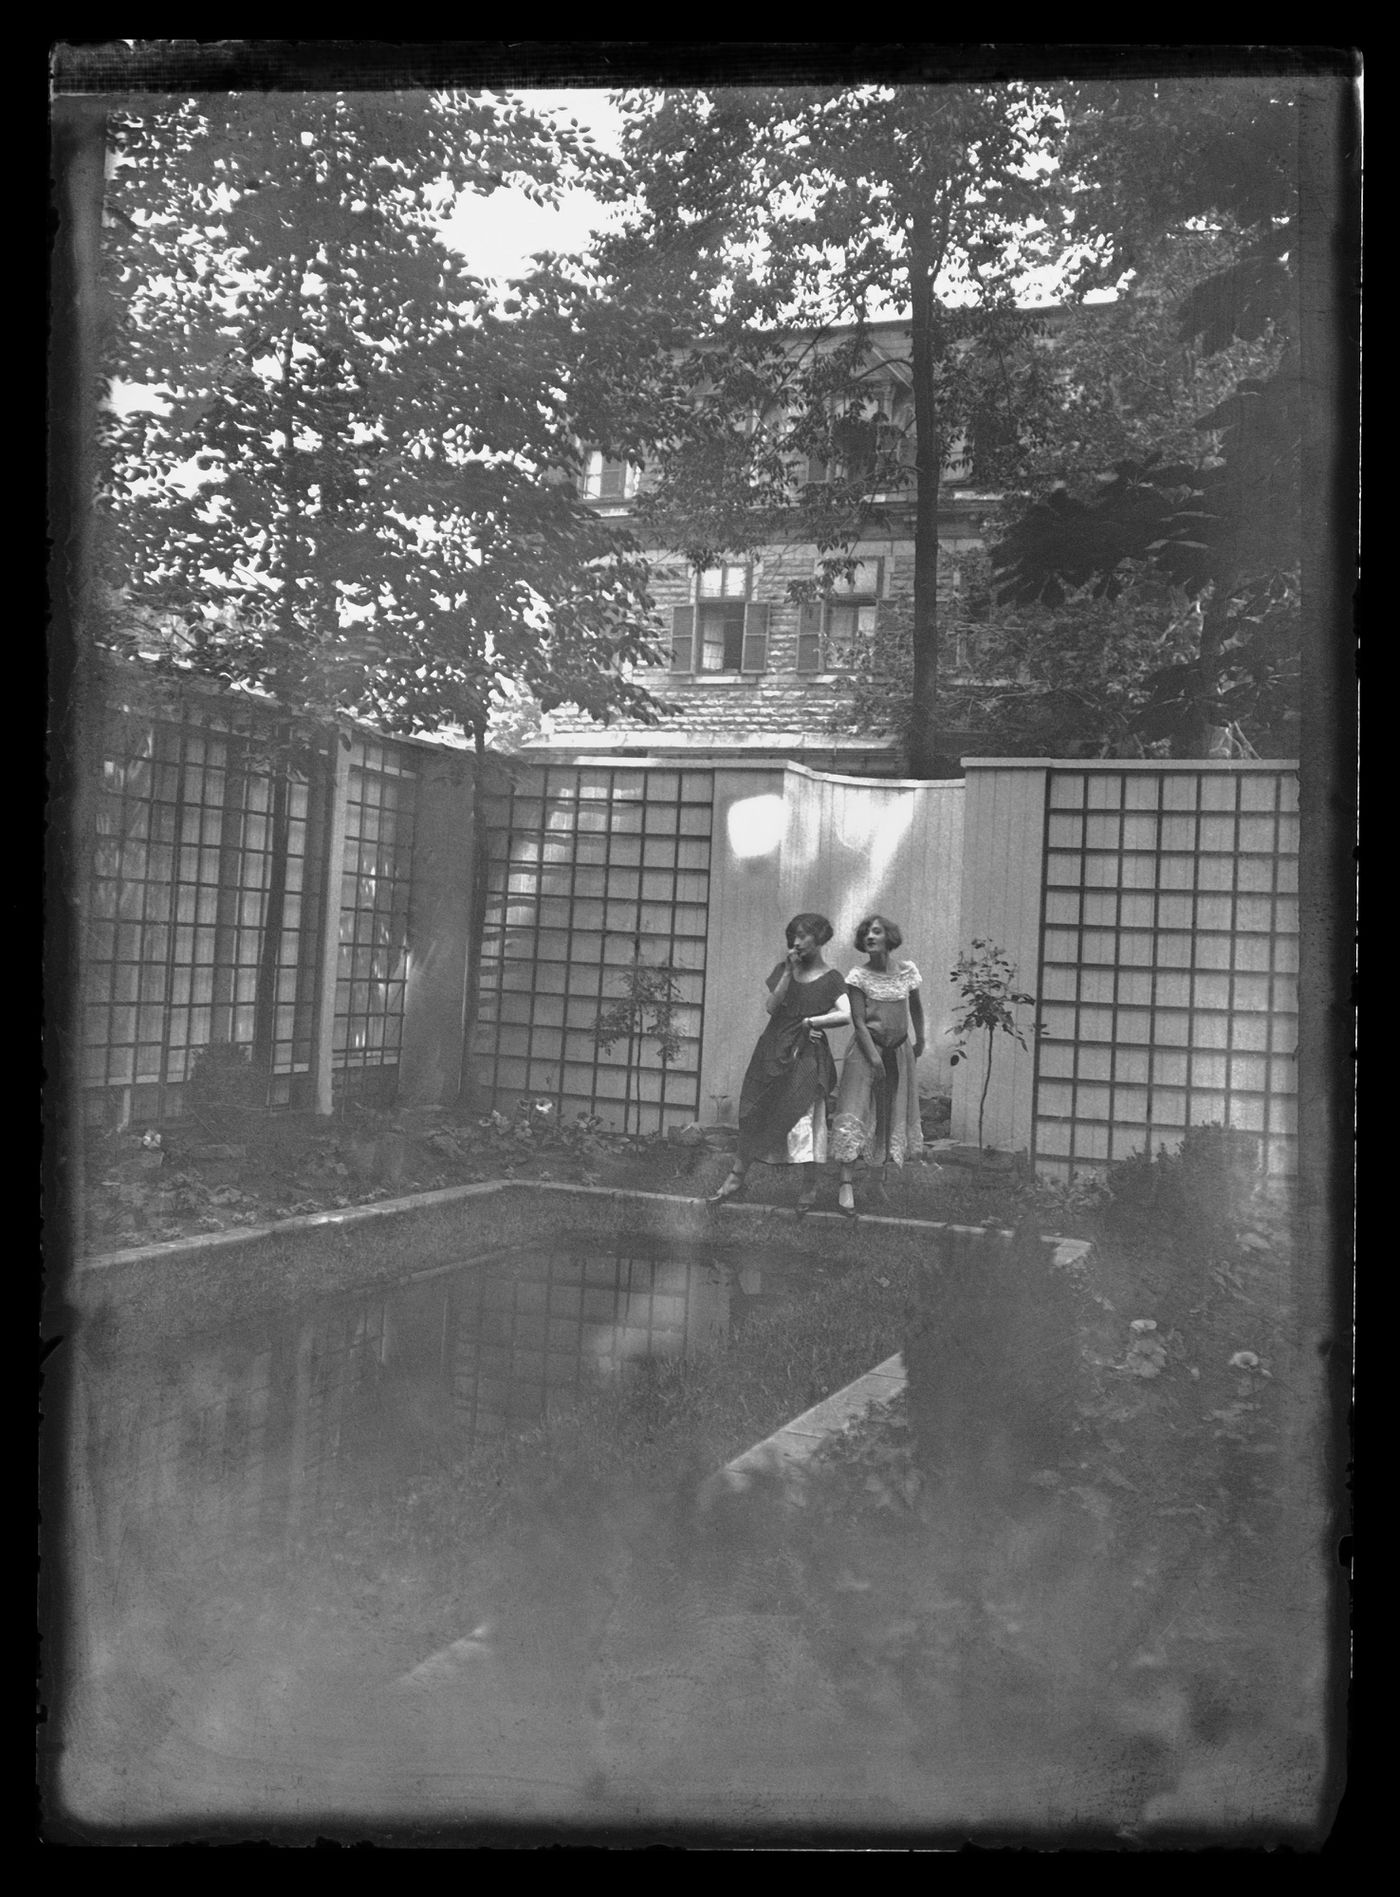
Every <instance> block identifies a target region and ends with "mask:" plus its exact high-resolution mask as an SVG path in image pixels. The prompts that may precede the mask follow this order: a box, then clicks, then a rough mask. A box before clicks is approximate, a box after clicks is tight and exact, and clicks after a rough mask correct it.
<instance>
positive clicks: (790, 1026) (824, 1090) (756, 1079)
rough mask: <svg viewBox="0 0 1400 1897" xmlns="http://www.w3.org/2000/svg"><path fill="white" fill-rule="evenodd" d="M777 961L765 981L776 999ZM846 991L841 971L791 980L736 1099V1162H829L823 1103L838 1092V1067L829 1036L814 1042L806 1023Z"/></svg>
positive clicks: (780, 971)
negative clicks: (828, 1096) (835, 1091)
mask: <svg viewBox="0 0 1400 1897" xmlns="http://www.w3.org/2000/svg"><path fill="white" fill-rule="evenodd" d="M785 966H786V964H785V963H783V962H779V963H778V965H777V967H776V968H775V969H774V970H773V972H772V974H771V975H770V976H769V977H768V991H769V993H770V994H771V993H772V992H773V990H774V989H775V988H776V987H777V985H778V983H779V982H780V981H781V980H782V978H783V971H784V968H785ZM845 992H846V984H845V980H844V978H843V977H842V975H841V973H840V971H839V970H838V969H835V968H828V969H826V970H825V971H824V972H823V973H822V974H820V975H818V976H817V978H816V980H815V981H792V982H790V983H789V984H788V991H787V993H786V994H785V995H784V996H783V999H782V1003H781V1005H780V1006H779V1007H778V1009H777V1011H776V1013H774V1014H771V1015H769V1017H768V1025H767V1027H766V1028H765V1029H764V1030H763V1033H762V1034H761V1035H760V1036H759V1041H758V1046H757V1047H756V1048H755V1049H754V1051H753V1059H752V1060H751V1061H750V1062H749V1068H748V1072H747V1073H746V1074H745V1075H744V1085H743V1090H742V1092H741V1093H740V1095H739V1141H738V1158H739V1162H740V1164H741V1165H744V1166H748V1165H751V1164H752V1163H753V1162H754V1161H755V1160H758V1161H761V1162H763V1163H764V1164H766V1165H769V1166H800V1165H811V1164H819V1163H820V1162H821V1161H822V1160H824V1159H825V1158H826V1101H827V1095H828V1094H829V1093H831V1092H832V1091H833V1090H834V1088H835V1086H836V1062H835V1061H834V1060H833V1059H832V1057H831V1049H830V1048H829V1047H828V1046H827V1043H826V1037H825V1035H823V1036H822V1038H821V1039H820V1040H816V1041H814V1040H813V1039H812V1037H811V1032H810V1030H809V1029H808V1026H807V1023H808V1021H809V1020H810V1019H811V1018H812V1016H813V1015H820V1014H830V1013H831V1012H832V1011H833V1009H835V1008H837V1007H839V1006H840V1005H841V1004H842V1002H843V1000H844V998H845Z"/></svg>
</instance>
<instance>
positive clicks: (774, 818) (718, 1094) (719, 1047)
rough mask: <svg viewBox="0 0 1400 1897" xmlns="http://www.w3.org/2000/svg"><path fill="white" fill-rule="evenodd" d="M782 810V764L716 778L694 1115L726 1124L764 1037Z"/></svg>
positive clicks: (780, 900)
mask: <svg viewBox="0 0 1400 1897" xmlns="http://www.w3.org/2000/svg"><path fill="white" fill-rule="evenodd" d="M786 827H787V812H786V806H785V803H784V799H783V766H782V765H781V764H776V765H762V766H754V767H749V766H745V765H736V766H734V767H732V768H728V769H726V768H723V767H720V768H717V769H716V771H715V801H714V823H713V828H712V830H711V844H710V913H709V925H708V936H707V939H706V946H705V1020H704V1027H703V1037H702V1047H701V1060H700V1118H701V1120H702V1121H703V1122H705V1123H706V1124H710V1123H712V1122H714V1121H716V1120H717V1121H719V1122H720V1123H721V1124H724V1125H733V1124H734V1121H735V1118H736V1116H737V1114H738V1110H739V1089H740V1086H741V1085H742V1083H743V1078H744V1070H745V1068H746V1067H747V1066H748V1063H749V1056H750V1055H751V1054H752V1053H753V1046H754V1042H755V1041H756V1040H757V1039H758V1037H759V1035H760V1034H761V1033H762V1031H763V1026H764V1022H765V1020H766V1018H767V1017H766V1016H765V1015H764V1012H763V1001H762V995H763V981H764V977H765V976H766V975H767V973H768V971H769V969H770V968H772V966H773V964H774V962H776V961H779V960H780V959H781V958H782V955H783V951H784V943H783V928H784V925H785V924H786V922H787V919H788V916H789V915H790V914H791V910H790V909H788V908H787V907H786V906H785V901H784V895H783V880H782V860H783V842H784V837H785V834H786Z"/></svg>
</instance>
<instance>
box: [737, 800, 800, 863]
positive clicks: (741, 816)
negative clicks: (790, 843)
mask: <svg viewBox="0 0 1400 1897" xmlns="http://www.w3.org/2000/svg"><path fill="white" fill-rule="evenodd" d="M728 824H729V847H730V849H731V850H732V851H733V852H734V854H735V856H738V857H751V856H771V855H772V854H773V852H774V850H776V849H777V848H778V846H779V844H780V843H781V842H782V840H783V830H784V827H785V824H786V812H785V810H784V806H783V800H782V798H781V797H779V796H776V795H775V794H773V793H772V792H769V793H768V794H767V795H766V796H763V797H745V798H743V799H741V801H740V802H739V803H737V804H731V806H730V809H729V818H728Z"/></svg>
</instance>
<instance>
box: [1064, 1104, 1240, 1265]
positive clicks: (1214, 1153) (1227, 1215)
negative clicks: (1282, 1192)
mask: <svg viewBox="0 0 1400 1897" xmlns="http://www.w3.org/2000/svg"><path fill="white" fill-rule="evenodd" d="M1259 1170H1260V1158H1259V1150H1258V1145H1257V1142H1256V1141H1255V1139H1254V1138H1253V1136H1252V1135H1250V1134H1248V1133H1236V1132H1232V1131H1230V1130H1229V1129H1228V1128H1225V1127H1221V1126H1193V1127H1191V1128H1190V1129H1189V1131H1188V1132H1187V1134H1186V1137H1185V1138H1184V1139H1183V1140H1182V1142H1181V1144H1180V1145H1179V1146H1178V1147H1176V1148H1175V1150H1174V1151H1172V1152H1168V1151H1167V1149H1166V1148H1165V1147H1164V1146H1163V1147H1159V1148H1158V1150H1157V1152H1156V1153H1155V1154H1152V1153H1134V1154H1133V1155H1132V1157H1131V1158H1129V1159H1125V1160H1120V1161H1119V1162H1118V1163H1117V1164H1116V1165H1114V1166H1112V1167H1110V1169H1109V1173H1108V1177H1107V1179H1106V1181H1105V1188H1106V1190H1105V1196H1104V1199H1103V1203H1102V1204H1101V1206H1100V1208H1099V1213H1098V1217H1099V1223H1100V1227H1101V1230H1102V1234H1103V1237H1104V1239H1105V1240H1106V1241H1108V1242H1109V1243H1111V1244H1112V1245H1114V1246H1116V1247H1118V1248H1119V1249H1120V1250H1122V1251H1123V1252H1125V1253H1126V1254H1127V1255H1128V1256H1130V1257H1150V1258H1159V1259H1161V1258H1165V1259H1171V1260H1174V1261H1181V1262H1187V1261H1190V1262H1204V1263H1209V1262H1211V1261H1213V1260H1214V1259H1216V1258H1217V1257H1220V1256H1222V1255H1223V1254H1224V1253H1225V1252H1226V1251H1228V1250H1229V1248H1230V1244H1231V1241H1232V1239H1233V1235H1234V1231H1235V1229H1236V1227H1237V1226H1238V1225H1239V1224H1240V1223H1241V1221H1242V1220H1243V1218H1244V1216H1245V1212H1246V1207H1247V1205H1248V1201H1249V1198H1250V1195H1251V1193H1252V1192H1253V1190H1254V1187H1255V1185H1256V1184H1257V1182H1258V1178H1259Z"/></svg>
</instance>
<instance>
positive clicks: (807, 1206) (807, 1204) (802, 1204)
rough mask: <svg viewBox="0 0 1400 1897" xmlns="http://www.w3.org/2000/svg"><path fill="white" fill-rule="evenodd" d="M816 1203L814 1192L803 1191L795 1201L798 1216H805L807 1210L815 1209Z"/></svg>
mask: <svg viewBox="0 0 1400 1897" xmlns="http://www.w3.org/2000/svg"><path fill="white" fill-rule="evenodd" d="M816 1203H817V1195H816V1193H815V1192H804V1193H803V1194H802V1195H801V1197H800V1198H799V1199H798V1201H797V1216H798V1218H800V1219H801V1218H805V1217H806V1216H807V1214H808V1213H809V1212H811V1211H813V1210H814V1209H815V1207H816Z"/></svg>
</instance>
